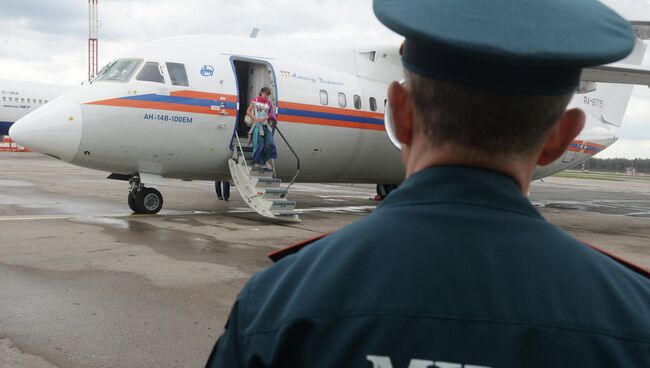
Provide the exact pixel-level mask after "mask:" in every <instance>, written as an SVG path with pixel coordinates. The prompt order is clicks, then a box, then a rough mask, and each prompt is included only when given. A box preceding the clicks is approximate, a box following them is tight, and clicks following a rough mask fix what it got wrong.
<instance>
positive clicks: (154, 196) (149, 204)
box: [127, 176, 163, 215]
mask: <svg viewBox="0 0 650 368" xmlns="http://www.w3.org/2000/svg"><path fill="white" fill-rule="evenodd" d="M129 184H130V188H129V196H128V198H127V201H128V203H129V208H131V210H132V211H133V212H134V213H138V214H148V215H152V214H155V213H158V212H159V211H160V209H161V208H162V206H163V196H162V194H160V192H159V191H157V190H156V189H153V188H146V187H145V186H144V184H142V183H141V182H140V177H139V176H134V177H133V178H131V179H130V180H129Z"/></svg>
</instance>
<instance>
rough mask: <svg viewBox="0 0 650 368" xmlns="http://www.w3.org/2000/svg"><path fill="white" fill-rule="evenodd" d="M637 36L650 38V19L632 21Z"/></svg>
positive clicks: (643, 38)
mask: <svg viewBox="0 0 650 368" xmlns="http://www.w3.org/2000/svg"><path fill="white" fill-rule="evenodd" d="M631 23H632V26H633V27H634V31H635V32H636V36H637V37H638V38H639V39H641V40H650V21H634V20H633V21H632V22H631Z"/></svg>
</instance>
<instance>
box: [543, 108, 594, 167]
mask: <svg viewBox="0 0 650 368" xmlns="http://www.w3.org/2000/svg"><path fill="white" fill-rule="evenodd" d="M585 119H586V117H585V113H584V112H583V111H582V110H580V109H571V110H567V111H565V112H564V114H562V116H561V117H560V119H559V120H558V121H557V122H556V123H555V125H553V127H552V128H551V132H550V134H549V135H548V137H547V138H546V142H545V143H544V147H543V148H542V152H541V153H540V155H539V157H538V158H537V164H538V165H541V166H544V165H548V164H550V163H552V162H553V161H555V160H557V159H558V158H560V156H562V154H563V153H564V152H565V151H566V149H567V148H568V147H569V145H570V144H571V142H573V140H574V139H575V138H576V137H577V136H578V134H580V132H581V131H582V128H584V126H585Z"/></svg>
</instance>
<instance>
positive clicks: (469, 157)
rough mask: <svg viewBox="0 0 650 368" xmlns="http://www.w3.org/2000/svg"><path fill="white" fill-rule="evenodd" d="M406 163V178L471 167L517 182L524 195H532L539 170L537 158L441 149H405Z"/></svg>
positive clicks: (415, 147)
mask: <svg viewBox="0 0 650 368" xmlns="http://www.w3.org/2000/svg"><path fill="white" fill-rule="evenodd" d="M402 160H403V162H404V165H405V167H406V177H407V178H408V177H409V176H411V175H413V174H415V173H416V172H418V171H421V170H424V169H427V168H429V167H432V166H448V165H458V166H469V167H479V168H483V169H489V170H494V171H497V172H500V173H502V174H505V175H508V176H510V177H512V178H513V179H515V181H516V182H517V184H518V185H519V189H520V190H521V192H522V194H523V195H528V189H529V187H530V181H531V178H532V175H533V170H535V166H536V165H535V160H534V159H533V156H532V155H531V156H530V157H522V156H521V155H516V154H512V155H505V154H499V155H494V154H486V153H477V152H472V151H471V150H467V149H464V148H462V147H461V148H457V147H450V146H441V147H436V148H435V149H431V148H428V147H421V148H420V147H418V146H414V147H404V148H403V150H402Z"/></svg>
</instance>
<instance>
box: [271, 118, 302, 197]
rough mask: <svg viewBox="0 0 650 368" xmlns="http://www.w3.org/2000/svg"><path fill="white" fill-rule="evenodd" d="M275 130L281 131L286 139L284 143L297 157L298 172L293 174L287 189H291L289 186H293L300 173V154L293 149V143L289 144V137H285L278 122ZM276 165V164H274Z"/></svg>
mask: <svg viewBox="0 0 650 368" xmlns="http://www.w3.org/2000/svg"><path fill="white" fill-rule="evenodd" d="M275 130H276V131H277V132H278V133H280V137H282V140H283V141H284V143H286V144H287V147H289V150H290V151H291V153H293V155H294V156H295V157H296V174H295V175H294V176H293V179H291V182H290V183H289V185H287V190H289V188H291V186H292V185H293V184H294V183H295V182H296V179H297V178H298V175H299V174H300V157H298V154H297V153H296V151H295V150H294V149H293V147H291V144H289V141H287V138H285V136H284V134H282V131H281V130H280V128H279V127H278V124H277V123H276V124H275ZM274 167H275V165H274Z"/></svg>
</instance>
